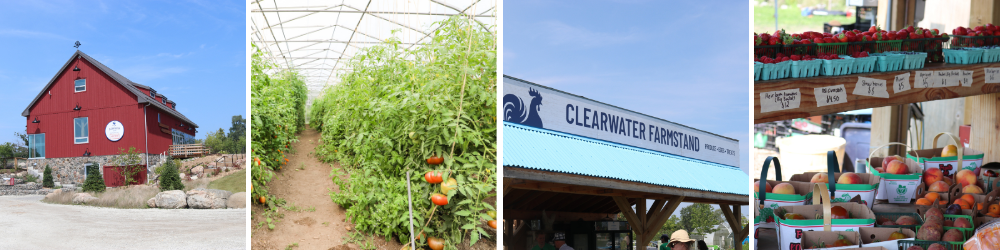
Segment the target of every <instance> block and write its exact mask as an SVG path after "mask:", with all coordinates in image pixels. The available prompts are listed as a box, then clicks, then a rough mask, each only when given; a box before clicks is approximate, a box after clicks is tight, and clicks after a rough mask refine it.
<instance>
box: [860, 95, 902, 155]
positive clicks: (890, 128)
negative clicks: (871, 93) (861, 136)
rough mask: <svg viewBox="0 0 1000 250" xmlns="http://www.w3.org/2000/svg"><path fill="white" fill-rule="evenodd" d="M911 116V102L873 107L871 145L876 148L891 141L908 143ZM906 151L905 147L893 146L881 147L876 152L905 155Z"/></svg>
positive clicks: (877, 153)
mask: <svg viewBox="0 0 1000 250" xmlns="http://www.w3.org/2000/svg"><path fill="white" fill-rule="evenodd" d="M909 117H910V106H909V104H903V105H894V106H887V107H881V108H874V109H872V130H871V131H872V134H871V143H870V145H871V147H872V148H873V149H874V148H875V147H878V146H882V145H885V144H887V143H890V142H901V143H906V138H907V131H908V130H907V127H909V123H910V119H909ZM905 153H906V148H905V147H902V146H891V147H887V148H882V149H880V150H879V151H878V152H876V153H875V156H880V157H885V156H888V155H900V156H903V155H905Z"/></svg>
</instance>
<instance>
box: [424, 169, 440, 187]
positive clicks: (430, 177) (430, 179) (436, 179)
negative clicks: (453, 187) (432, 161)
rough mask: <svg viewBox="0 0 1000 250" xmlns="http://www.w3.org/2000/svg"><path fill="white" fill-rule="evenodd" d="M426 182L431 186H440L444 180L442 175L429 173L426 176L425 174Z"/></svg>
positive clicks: (433, 172)
mask: <svg viewBox="0 0 1000 250" xmlns="http://www.w3.org/2000/svg"><path fill="white" fill-rule="evenodd" d="M424 180H426V181H427V183H430V184H438V183H441V181H444V180H443V179H441V173H438V172H435V171H428V172H427V173H426V174H424Z"/></svg>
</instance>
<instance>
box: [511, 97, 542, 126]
mask: <svg viewBox="0 0 1000 250" xmlns="http://www.w3.org/2000/svg"><path fill="white" fill-rule="evenodd" d="M528 95H530V96H531V103H530V104H528V106H527V107H526V106H525V105H524V101H521V98H520V97H517V96H516V95H514V94H506V95H504V96H503V120H504V121H509V122H513V123H518V124H522V125H528V126H532V127H539V128H542V118H541V117H539V116H538V112H539V111H541V110H542V107H541V106H542V95H541V94H539V93H538V91H536V90H535V89H533V88H532V89H528Z"/></svg>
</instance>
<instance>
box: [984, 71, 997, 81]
mask: <svg viewBox="0 0 1000 250" xmlns="http://www.w3.org/2000/svg"><path fill="white" fill-rule="evenodd" d="M983 71H985V72H986V76H985V78H986V83H1000V68H985V69H983Z"/></svg>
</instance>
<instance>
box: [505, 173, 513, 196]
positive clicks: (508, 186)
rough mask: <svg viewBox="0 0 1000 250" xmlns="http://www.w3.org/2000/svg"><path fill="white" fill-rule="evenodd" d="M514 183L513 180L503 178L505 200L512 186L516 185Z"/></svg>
mask: <svg viewBox="0 0 1000 250" xmlns="http://www.w3.org/2000/svg"><path fill="white" fill-rule="evenodd" d="M513 182H514V179H513V178H506V177H504V178H503V197H504V198H506V197H507V194H509V193H510V190H511V188H510V186H511V185H513V184H514V183H513Z"/></svg>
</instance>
